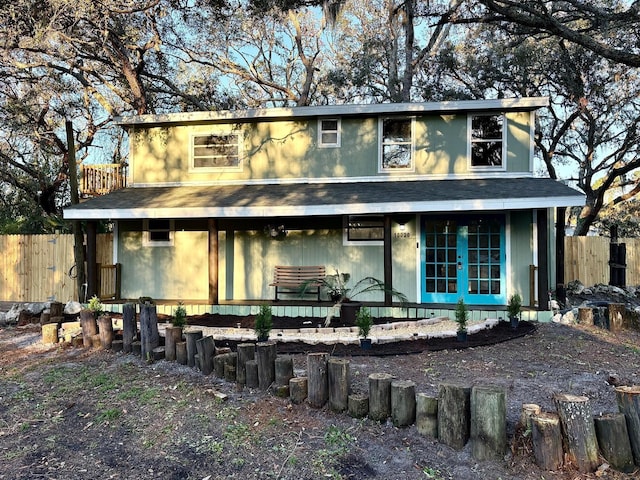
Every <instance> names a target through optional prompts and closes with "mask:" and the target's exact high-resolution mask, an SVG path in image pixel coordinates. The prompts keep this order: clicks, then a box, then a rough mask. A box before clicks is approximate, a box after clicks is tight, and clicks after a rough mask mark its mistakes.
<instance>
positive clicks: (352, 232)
mask: <svg viewBox="0 0 640 480" xmlns="http://www.w3.org/2000/svg"><path fill="white" fill-rule="evenodd" d="M382 240H384V218H383V217H382V216H380V215H350V216H349V219H348V225H347V241H349V242H370V241H376V242H378V241H382Z"/></svg>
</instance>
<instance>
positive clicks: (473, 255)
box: [467, 220, 502, 295]
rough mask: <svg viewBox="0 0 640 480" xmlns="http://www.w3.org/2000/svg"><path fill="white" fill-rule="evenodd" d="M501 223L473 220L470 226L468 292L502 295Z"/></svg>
mask: <svg viewBox="0 0 640 480" xmlns="http://www.w3.org/2000/svg"><path fill="white" fill-rule="evenodd" d="M500 231H501V225H500V223H498V222H495V221H490V220H489V221H486V220H485V221H483V220H473V221H470V222H469V226H468V246H467V261H468V268H469V271H468V293H470V294H474V295H478V294H479V295H500V292H501V286H502V285H501V277H502V272H501V269H500V260H501V254H500V252H501V242H500Z"/></svg>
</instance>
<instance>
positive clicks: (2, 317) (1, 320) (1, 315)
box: [0, 312, 7, 327]
mask: <svg viewBox="0 0 640 480" xmlns="http://www.w3.org/2000/svg"><path fill="white" fill-rule="evenodd" d="M6 325H7V314H6V313H5V312H0V327H4V326H6Z"/></svg>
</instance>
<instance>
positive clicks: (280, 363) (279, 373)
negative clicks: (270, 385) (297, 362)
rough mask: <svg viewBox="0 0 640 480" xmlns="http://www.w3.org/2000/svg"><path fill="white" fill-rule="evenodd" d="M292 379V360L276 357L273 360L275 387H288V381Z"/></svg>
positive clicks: (287, 357) (285, 357)
mask: <svg viewBox="0 0 640 480" xmlns="http://www.w3.org/2000/svg"><path fill="white" fill-rule="evenodd" d="M292 378H293V358H292V357H290V356H288V355H285V356H277V357H276V360H275V382H276V386H278V387H282V386H285V385H286V386H288V385H289V380H290V379H292Z"/></svg>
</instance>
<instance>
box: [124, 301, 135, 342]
mask: <svg viewBox="0 0 640 480" xmlns="http://www.w3.org/2000/svg"><path fill="white" fill-rule="evenodd" d="M137 333H138V325H137V323H136V306H135V305H134V304H133V303H125V304H124V306H123V307H122V350H123V351H124V353H131V350H132V346H131V344H132V343H133V341H134V340H135V339H136V334H137Z"/></svg>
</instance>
